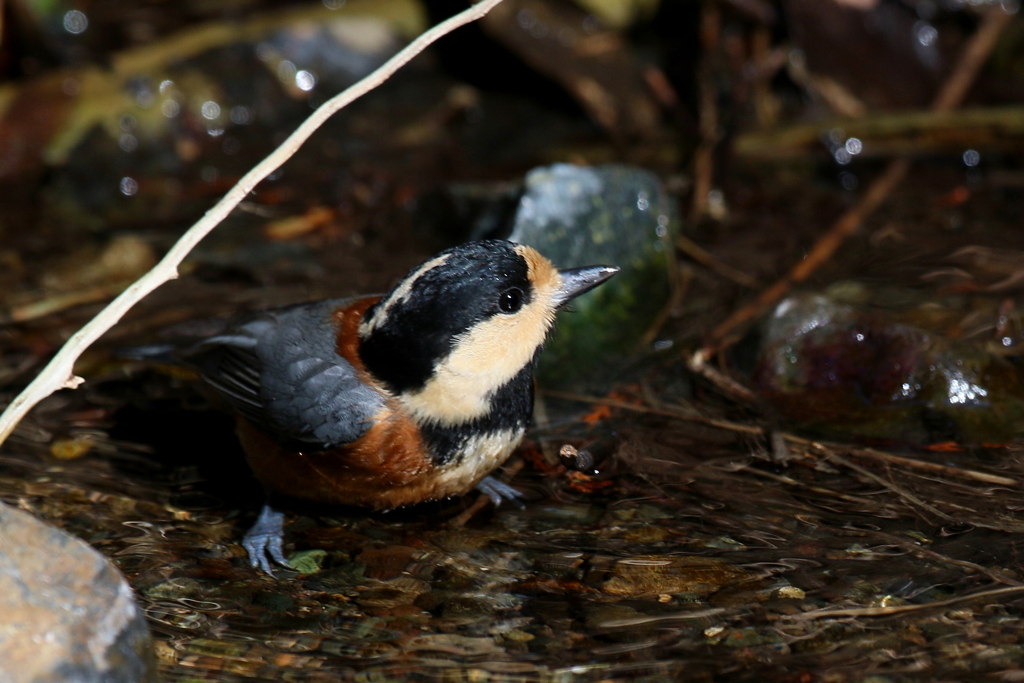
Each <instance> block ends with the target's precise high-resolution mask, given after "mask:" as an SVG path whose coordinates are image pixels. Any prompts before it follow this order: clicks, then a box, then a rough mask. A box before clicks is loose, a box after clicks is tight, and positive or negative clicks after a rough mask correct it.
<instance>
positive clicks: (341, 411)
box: [178, 240, 618, 573]
mask: <svg viewBox="0 0 1024 683" xmlns="http://www.w3.org/2000/svg"><path fill="white" fill-rule="evenodd" d="M617 271H618V268H616V267H613V266H590V267H586V268H574V269H571V270H558V269H556V268H555V267H554V266H553V265H552V264H551V262H550V261H548V260H547V259H546V258H544V257H543V256H541V254H539V253H538V252H537V251H535V250H534V249H532V248H530V247H528V246H524V245H517V244H513V243H512V242H506V241H503V240H487V241H481V242H471V243H468V244H463V245H461V246H458V247H454V248H452V249H448V250H447V251H444V252H442V253H440V254H439V255H438V256H436V257H435V258H432V259H430V260H429V261H427V262H426V263H424V264H422V265H420V266H419V267H417V268H415V269H414V270H413V271H412V272H411V273H409V274H408V275H407V276H406V277H405V279H403V280H402V281H401V282H399V283H398V285H397V286H395V288H394V289H392V290H391V291H390V292H388V293H387V294H384V295H383V296H379V295H378V296H366V297H357V298H351V299H335V300H330V301H322V302H317V303H309V304H300V305H296V306H290V307H287V308H281V309H276V310H271V311H266V312H263V313H259V314H255V315H252V316H250V317H248V318H246V319H242V320H239V321H237V322H235V323H232V324H230V325H229V326H228V328H227V329H225V330H224V331H223V332H222V333H220V334H217V335H216V336H214V337H210V338H208V339H205V340H203V341H201V342H199V343H197V344H195V345H194V346H192V347H190V348H189V349H187V350H185V351H183V352H181V353H180V354H179V355H178V357H179V359H180V360H181V361H183V362H184V363H186V364H187V365H190V366H191V367H193V368H194V369H195V370H196V371H198V373H199V375H200V376H201V377H202V379H203V380H205V382H206V383H207V384H209V385H210V387H212V388H213V389H214V390H215V391H216V393H218V394H219V395H220V396H222V397H223V398H224V399H225V400H226V401H227V403H228V404H229V405H230V406H231V408H233V409H234V410H235V411H236V412H237V413H238V435H239V440H240V441H241V444H242V448H243V450H244V451H245V454H246V457H247V458H248V461H249V464H250V466H251V467H252V469H253V471H254V473H255V474H256V477H257V478H258V479H259V480H260V482H262V483H263V485H264V486H265V487H266V488H267V489H268V490H269V491H271V492H276V493H279V494H284V495H287V496H292V497H296V498H301V499H305V500H310V501H315V502H320V503H336V504H344V505H359V506H365V507H371V508H377V509H383V510H386V509H391V508H396V507H399V506H403V505H411V504H414V503H420V502H423V501H428V500H437V499H441V498H446V497H449V496H459V495H462V494H465V493H467V492H469V491H470V490H472V489H473V488H474V487H476V488H478V489H480V490H481V491H483V492H485V493H487V494H488V495H489V496H490V497H491V498H492V499H494V500H495V502H496V503H498V502H500V501H501V500H502V498H514V497H515V496H517V495H518V493H517V492H516V491H515V489H512V488H511V487H508V486H506V485H504V484H502V483H501V482H499V481H497V480H495V479H493V478H491V477H489V476H488V475H489V474H490V473H491V472H492V471H494V469H495V468H497V467H498V466H499V465H501V464H502V463H503V462H504V461H505V460H506V459H507V458H508V457H509V455H510V454H511V453H512V451H513V450H514V449H515V448H516V446H517V445H518V444H519V442H520V441H521V440H522V438H523V433H524V432H525V431H526V427H527V424H528V422H529V420H530V417H531V414H532V412H533V371H534V365H535V362H536V358H537V354H538V352H539V350H540V348H541V345H542V344H543V343H544V339H545V337H546V336H547V334H548V331H549V330H550V329H551V326H552V323H553V322H554V319H555V312H556V311H557V310H558V309H559V308H560V307H562V306H564V305H565V304H566V303H567V302H569V301H570V300H572V299H573V298H574V297H577V296H579V295H580V294H583V293H584V292H586V291H589V290H590V289H592V288H594V287H596V286H597V285H599V284H600V283H602V282H604V281H605V280H607V279H608V278H609V277H611V276H612V275H614V274H615V273H616V272H617ZM283 522H284V516H283V515H282V514H281V513H279V512H275V511H274V510H272V509H271V508H270V507H269V506H264V508H263V511H262V513H261V514H260V517H259V519H258V520H257V522H256V525H255V526H254V527H253V528H252V529H251V530H250V531H249V532H248V533H247V534H246V536H245V540H244V545H245V548H246V550H247V551H248V553H249V557H250V561H251V562H252V565H253V566H254V567H257V566H258V567H260V568H262V569H263V570H264V571H266V572H268V573H270V562H269V561H268V557H267V556H268V555H269V556H270V557H271V558H273V560H274V561H276V562H278V563H279V564H281V565H284V566H288V562H287V560H285V558H284V555H283V553H282V550H281V548H282V541H283Z"/></svg>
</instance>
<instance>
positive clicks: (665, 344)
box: [654, 339, 672, 351]
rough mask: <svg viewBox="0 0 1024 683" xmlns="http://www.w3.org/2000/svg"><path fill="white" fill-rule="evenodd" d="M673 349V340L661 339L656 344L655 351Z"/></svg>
mask: <svg viewBox="0 0 1024 683" xmlns="http://www.w3.org/2000/svg"><path fill="white" fill-rule="evenodd" d="M671 348H672V340H671V339H659V340H658V341H656V342H654V350H655V351H667V350H668V349H671Z"/></svg>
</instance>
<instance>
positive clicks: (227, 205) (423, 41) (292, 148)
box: [0, 0, 501, 444]
mask: <svg viewBox="0 0 1024 683" xmlns="http://www.w3.org/2000/svg"><path fill="white" fill-rule="evenodd" d="M499 2H501V0H481V2H479V3H478V4H476V5H473V6H472V7H470V8H469V9H466V10H464V11H463V12H460V13H459V14H456V15H455V16H453V17H451V18H449V19H446V20H445V21H443V22H441V23H440V24H438V25H437V26H435V27H433V28H431V29H430V30H428V31H426V32H425V33H423V34H422V35H421V36H419V37H418V38H416V39H415V40H414V41H412V42H411V43H409V45H407V46H406V47H405V48H404V49H403V50H401V51H400V52H399V53H398V54H396V55H395V56H394V57H392V58H391V59H389V60H388V61H387V62H385V63H384V65H383V66H381V67H380V68H379V69H377V70H376V71H374V72H373V73H372V74H370V75H369V76H367V77H366V78H364V79H363V80H361V81H359V82H358V83H356V84H355V85H353V86H352V87H351V88H348V89H347V90H345V91H344V92H342V93H340V94H338V95H335V96H334V97H332V98H331V99H330V100H328V101H327V102H325V103H324V104H323V105H322V106H321V107H320V108H319V109H317V110H316V111H315V112H313V113H312V114H311V115H310V117H309V118H308V119H306V120H305V121H304V122H303V123H302V125H300V126H299V127H298V128H297V129H296V130H295V132H294V133H292V134H291V135H290V136H288V139H287V140H285V141H284V142H283V143H282V144H281V146H280V147H278V148H277V149H276V150H274V151H273V152H272V153H271V154H270V155H269V156H268V157H267V158H265V159H264V160H263V161H261V162H260V163H259V164H257V165H256V166H255V167H254V168H253V169H252V170H251V171H249V172H248V173H246V174H245V175H244V176H242V179H241V180H239V181H238V184H237V185H235V186H234V187H233V188H231V190H229V191H228V193H227V194H226V195H224V197H223V199H221V200H220V201H219V202H217V204H216V205H215V206H214V207H213V208H212V209H210V210H209V211H207V212H206V215H204V216H203V218H202V219H200V220H199V222H197V223H196V224H195V225H193V226H192V227H191V228H189V229H188V231H187V232H186V233H185V234H184V235H182V237H181V239H179V240H178V242H177V243H176V244H175V245H174V246H173V247H171V250H170V251H168V252H167V254H166V255H165V256H164V258H163V259H162V260H161V261H160V263H158V264H157V265H156V266H154V267H153V269H152V270H150V271H149V272H148V273H146V274H145V275H143V276H142V277H141V278H139V279H138V280H137V281H136V282H135V283H134V284H132V285H131V286H130V287H128V289H126V290H125V291H124V292H122V293H121V294H120V295H119V296H118V297H117V298H116V299H114V300H113V301H111V302H110V304H108V305H107V307H106V308H104V309H103V310H102V311H100V313H99V314H98V315H97V316H96V317H95V318H93V319H92V320H91V321H89V323H88V324H86V326H85V327H83V328H82V329H80V330H79V331H78V332H76V333H75V334H74V335H72V337H71V338H70V339H69V340H68V341H67V343H66V344H64V346H63V347H61V349H60V351H58V352H57V355H56V356H54V357H53V360H51V361H50V363H49V364H48V365H47V366H46V367H45V368H43V371H42V372H41V373H39V376H38V377H36V378H35V380H33V381H32V383H31V384H29V385H28V387H27V388H26V389H25V390H24V391H23V392H21V393H20V394H19V395H18V396H17V397H16V398H15V399H14V401H13V402H12V403H11V404H10V405H9V406H7V409H6V410H5V411H4V412H3V414H2V415H0V444H2V443H3V442H4V441H5V440H6V439H7V437H8V436H10V434H11V432H12V431H14V427H15V426H16V425H17V424H18V422H20V421H21V419H22V418H23V417H24V416H25V414H26V413H28V411H29V410H31V409H32V407H33V406H35V405H36V404H37V403H39V401H41V400H43V399H44V398H46V397H47V396H49V395H50V394H52V393H53V392H55V391H57V390H58V389H65V388H68V389H73V388H75V387H77V386H78V385H79V384H81V383H82V382H83V381H84V380H83V379H82V378H81V377H76V376H75V375H74V373H73V370H74V364H75V361H76V360H77V359H78V357H79V356H80V355H81V354H82V352H83V351H85V349H87V348H88V347H89V346H90V345H91V344H92V343H93V342H95V341H96V340H97V339H99V338H100V336H102V335H103V334H104V333H105V332H106V331H107V330H109V329H110V328H111V327H113V326H114V325H115V324H117V321H118V320H120V319H121V317H122V316H123V315H124V314H125V313H127V312H128V310H129V309H130V308H131V307H132V306H134V305H135V304H136V303H138V302H139V301H140V300H141V299H142V298H143V297H145V296H146V295H147V294H149V293H150V292H152V291H153V290H154V289H156V288H157V287H159V286H160V285H162V284H163V283H165V282H168V281H169V280H173V279H175V278H176V277H178V265H179V264H180V263H181V262H182V260H184V258H185V256H187V255H188V253H189V252H190V251H191V250H192V248H193V247H195V245H196V244H198V243H199V241H200V240H202V239H203V238H204V237H206V235H207V234H209V233H210V231H211V230H213V229H214V228H215V227H216V226H217V225H218V224H219V223H220V222H221V221H223V220H224V219H225V218H227V216H228V214H230V213H231V211H232V209H234V208H235V206H237V205H238V203H239V202H241V201H242V200H243V199H245V197H246V196H247V195H248V194H249V193H250V192H251V191H252V190H253V188H254V187H256V185H257V184H258V183H259V182H260V181H261V180H263V179H264V178H266V177H267V176H268V175H270V174H271V173H273V172H274V171H275V170H277V169H278V168H279V167H280V166H281V165H282V164H283V163H284V162H285V161H287V160H288V159H289V158H291V156H292V155H293V154H294V153H295V152H296V151H297V150H298V149H299V147H301V146H302V144H303V143H304V142H305V141H306V140H307V139H309V137H310V136H311V135H312V134H313V133H314V132H315V131H316V130H317V129H318V128H319V127H320V126H321V125H323V123H324V122H325V121H326V120H327V119H329V118H330V117H331V116H332V115H334V114H335V113H336V112H337V111H338V110H340V109H342V108H343V107H345V106H346V105H348V104H349V103H351V102H352V101H354V100H356V99H357V98H359V97H361V96H363V95H365V94H366V93H368V92H370V91H371V90H373V89H374V88H376V87H377V86H379V85H380V84H381V83H383V82H384V81H386V80H387V79H388V78H389V77H390V76H391V75H392V74H394V73H395V72H396V71H398V69H400V68H401V67H402V66H404V65H405V64H406V63H408V62H409V61H410V60H411V59H412V58H413V57H415V56H416V55H418V54H419V53H420V52H422V51H423V50H424V49H426V48H427V46H429V45H430V44H431V43H433V42H434V41H436V40H437V39H438V38H441V37H442V36H444V35H446V34H448V33H450V32H451V31H453V30H455V29H456V28H458V27H460V26H463V25H465V24H468V23H470V22H472V21H476V20H477V19H479V18H480V17H482V16H484V15H485V14H487V12H489V11H490V10H491V9H492V8H493V7H495V6H496V5H497V4H498V3H499Z"/></svg>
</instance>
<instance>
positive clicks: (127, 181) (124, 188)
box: [120, 176, 139, 197]
mask: <svg viewBox="0 0 1024 683" xmlns="http://www.w3.org/2000/svg"><path fill="white" fill-rule="evenodd" d="M120 188H121V194H123V195H124V196H126V197H131V196H132V195H134V194H135V193H136V192H138V191H139V184H138V183H137V182H136V181H135V178H130V177H128V176H125V177H124V178H121V184H120Z"/></svg>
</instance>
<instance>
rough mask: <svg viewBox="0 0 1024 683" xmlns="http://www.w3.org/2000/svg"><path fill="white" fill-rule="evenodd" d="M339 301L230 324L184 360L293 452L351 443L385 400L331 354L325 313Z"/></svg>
mask: <svg viewBox="0 0 1024 683" xmlns="http://www.w3.org/2000/svg"><path fill="white" fill-rule="evenodd" d="M345 303H346V302H345V301H344V300H333V301H323V302H318V303H312V304H300V305H297V306H291V307H288V308H284V309H278V310H274V311H268V312H265V313H261V314H258V315H256V316H254V317H252V318H249V319H248V320H244V321H240V322H239V323H237V324H234V325H231V326H230V327H229V328H228V329H226V330H225V331H224V332H223V333H222V334H218V335H217V336H214V337H210V338H209V339H206V340H204V341H202V342H200V343H198V344H196V345H195V346H193V347H192V348H191V349H189V350H188V351H186V352H185V353H184V354H182V355H183V360H184V361H185V362H186V363H187V364H189V365H191V366H193V367H194V368H196V369H197V370H198V371H199V374H200V375H201V376H202V378H203V379H204V380H205V381H206V382H207V383H208V384H209V385H210V386H211V387H213V388H214V389H215V390H216V391H217V392H218V393H219V394H220V395H221V396H223V398H224V399H225V400H226V401H227V402H228V403H229V404H231V406H232V407H234V408H235V409H236V410H238V412H240V413H241V414H242V415H244V416H245V417H246V418H247V419H249V420H251V421H252V422H253V423H255V424H256V425H257V426H259V427H260V428H262V429H263V430H264V431H267V432H269V433H271V434H273V435H274V436H275V437H276V438H277V439H278V440H279V441H281V442H282V443H285V444H287V445H293V446H294V447H296V448H298V449H326V448H334V447H337V446H341V445H344V444H347V443H351V442H353V441H355V440H356V439H358V438H359V437H361V436H362V435H363V434H364V433H365V432H366V430H367V429H368V428H369V426H370V421H371V420H372V418H373V416H374V415H375V414H377V413H378V411H379V410H380V409H381V408H382V407H383V406H384V400H385V399H384V397H383V396H382V395H381V394H380V393H378V392H377V391H376V390H375V389H373V388H371V387H369V386H366V385H365V384H363V383H362V382H361V381H360V379H359V377H358V375H357V374H356V371H355V369H354V368H353V367H352V365H351V364H350V363H349V362H348V361H346V360H345V359H344V358H342V357H341V356H340V355H339V354H338V352H337V329H336V326H335V324H334V321H333V319H332V313H333V312H334V311H335V310H337V308H338V307H340V306H344V305H345Z"/></svg>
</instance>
